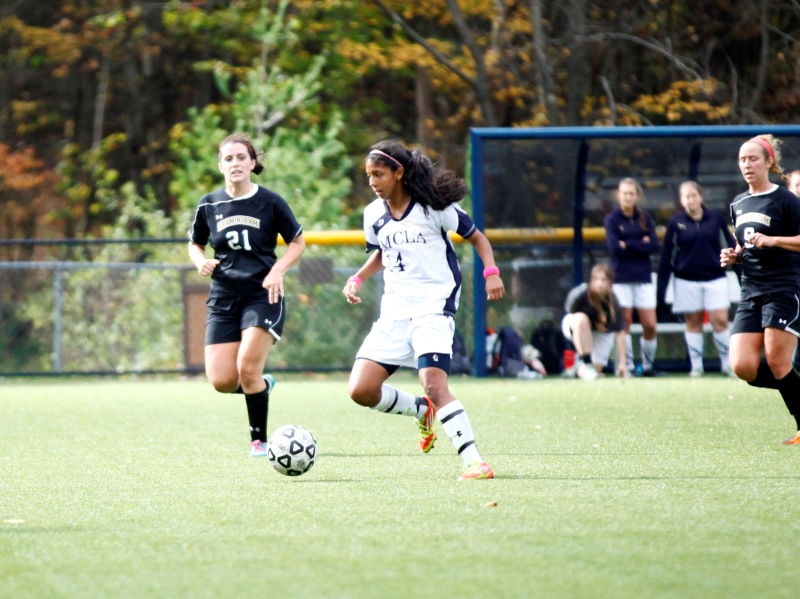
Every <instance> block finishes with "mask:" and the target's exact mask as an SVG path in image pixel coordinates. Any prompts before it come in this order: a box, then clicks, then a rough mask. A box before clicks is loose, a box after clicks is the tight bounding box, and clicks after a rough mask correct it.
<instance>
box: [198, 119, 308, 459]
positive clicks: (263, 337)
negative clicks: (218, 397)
mask: <svg viewBox="0 0 800 599" xmlns="http://www.w3.org/2000/svg"><path fill="white" fill-rule="evenodd" d="M219 170H220V172H221V173H222V174H223V175H224V177H225V187H223V188H222V189H218V190H216V191H213V192H211V193H208V194H206V195H204V196H203V197H202V198H200V201H199V202H198V203H197V210H196V212H195V214H194V220H193V221H192V227H191V229H189V258H190V259H191V261H192V262H193V263H194V265H195V267H197V270H198V272H199V273H200V274H201V275H203V276H209V275H211V291H210V292H209V296H208V301H207V302H206V305H207V306H208V315H207V318H206V339H205V346H206V348H205V363H206V375H207V376H208V380H209V381H210V382H211V384H212V385H213V386H214V389H216V390H217V391H219V392H220V393H244V396H245V402H246V403H247V414H248V418H249V420H250V437H251V444H250V455H251V456H258V457H261V456H266V455H267V448H266V440H267V436H266V435H267V413H268V411H269V388H268V384H267V380H265V377H264V376H263V372H264V365H265V364H266V362H267V356H268V355H269V352H270V349H271V348H272V344H273V343H275V341H277V340H279V339H280V338H281V333H282V331H283V322H284V319H285V305H284V288H283V275H284V274H285V273H286V272H287V271H288V270H289V269H290V268H291V267H292V266H294V265H295V264H297V262H298V261H299V260H300V256H301V255H302V254H303V252H304V251H305V247H306V243H305V240H304V239H303V235H302V231H303V230H302V227H301V226H300V225H299V224H298V222H297V220H296V219H295V217H294V214H292V210H291V208H289V205H288V204H287V203H286V202H285V201H284V200H283V198H281V197H280V196H279V195H277V194H275V193H273V192H271V191H269V190H268V189H265V188H263V187H260V186H259V185H256V184H255V183H253V182H251V180H250V176H251V173H254V174H256V175H257V174H259V173H260V172H261V171H263V170H264V167H263V166H262V165H261V163H259V162H258V159H257V154H256V151H255V148H254V147H253V144H252V143H251V142H250V141H249V140H248V139H247V138H246V137H243V136H239V135H231V136H229V137H226V138H225V139H224V140H223V141H222V143H221V144H220V145H219ZM278 235H280V236H281V237H282V238H283V240H284V241H285V242H286V244H287V247H286V251H285V252H284V254H283V256H281V257H280V258H278V257H277V256H276V254H275V246H276V245H277V242H278ZM207 243H210V244H211V247H212V248H214V257H213V258H207V257H206V254H205V246H206V244H207Z"/></svg>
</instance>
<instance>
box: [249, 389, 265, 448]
mask: <svg viewBox="0 0 800 599" xmlns="http://www.w3.org/2000/svg"><path fill="white" fill-rule="evenodd" d="M244 400H245V403H247V418H248V420H250V440H251V441H256V440H258V441H266V440H267V414H268V413H269V393H267V388H266V387H265V388H264V390H263V391H259V392H258V393H245V394H244Z"/></svg>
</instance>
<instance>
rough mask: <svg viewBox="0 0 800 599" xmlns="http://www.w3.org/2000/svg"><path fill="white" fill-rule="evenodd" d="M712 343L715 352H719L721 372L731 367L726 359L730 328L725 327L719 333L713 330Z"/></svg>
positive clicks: (729, 342) (729, 341) (729, 343)
mask: <svg viewBox="0 0 800 599" xmlns="http://www.w3.org/2000/svg"><path fill="white" fill-rule="evenodd" d="M714 345H716V346H717V352H719V361H720V363H721V366H722V372H727V371H728V370H730V368H731V363H730V360H729V359H728V352H729V351H730V345H731V330H730V329H725V330H724V331H720V332H719V333H717V332H714Z"/></svg>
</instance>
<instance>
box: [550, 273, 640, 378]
mask: <svg viewBox="0 0 800 599" xmlns="http://www.w3.org/2000/svg"><path fill="white" fill-rule="evenodd" d="M613 282H614V274H613V272H612V271H611V267H610V266H609V265H608V264H607V263H604V262H603V263H599V264H595V265H594V267H593V268H592V273H591V278H590V280H589V284H588V285H587V284H586V283H583V284H581V285H578V286H577V287H575V288H574V289H572V291H570V292H569V294H568V295H567V299H566V301H565V303H564V310H565V311H566V313H567V314H566V315H565V316H564V319H563V320H562V321H561V329H562V331H563V332H564V336H565V337H566V338H567V339H569V340H570V341H572V344H573V345H574V346H575V349H576V350H577V352H578V355H579V360H580V364H579V365H578V369H577V375H578V377H579V378H582V379H584V380H594V379H596V378H597V377H598V376H599V373H600V372H602V371H603V368H605V367H606V366H607V365H608V361H609V358H610V357H611V349H612V347H613V346H614V341H615V340H616V344H617V368H616V374H617V376H622V377H628V376H629V372H628V365H627V361H626V360H625V355H626V352H625V317H624V315H623V313H622V308H621V307H620V305H619V301H618V300H617V297H616V296H615V295H614V292H613V290H612V288H611V285H612V283H613Z"/></svg>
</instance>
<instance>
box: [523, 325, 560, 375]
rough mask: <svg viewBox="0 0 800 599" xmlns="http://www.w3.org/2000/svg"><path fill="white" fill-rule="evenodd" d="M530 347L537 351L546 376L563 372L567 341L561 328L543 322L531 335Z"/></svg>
mask: <svg viewBox="0 0 800 599" xmlns="http://www.w3.org/2000/svg"><path fill="white" fill-rule="evenodd" d="M531 345H532V346H533V347H535V348H536V349H538V350H539V360H541V362H542V364H543V365H544V367H545V369H546V370H547V373H548V374H560V373H561V372H562V371H563V370H564V350H565V349H567V340H566V339H565V338H564V333H562V332H561V327H560V326H558V325H557V324H556V323H555V322H554V321H552V320H543V321H542V322H541V323H539V326H538V327H536V328H535V329H534V330H533V332H532V333H531Z"/></svg>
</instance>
